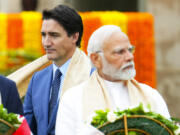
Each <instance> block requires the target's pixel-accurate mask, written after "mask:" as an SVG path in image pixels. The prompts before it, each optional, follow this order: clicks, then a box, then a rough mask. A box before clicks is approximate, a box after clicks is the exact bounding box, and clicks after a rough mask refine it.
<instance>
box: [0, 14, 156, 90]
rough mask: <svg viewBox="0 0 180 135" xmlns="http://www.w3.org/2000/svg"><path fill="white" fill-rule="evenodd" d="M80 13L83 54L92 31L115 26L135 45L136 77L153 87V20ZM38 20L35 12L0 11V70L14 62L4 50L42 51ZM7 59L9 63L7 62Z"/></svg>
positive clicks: (126, 15) (138, 17)
mask: <svg viewBox="0 0 180 135" xmlns="http://www.w3.org/2000/svg"><path fill="white" fill-rule="evenodd" d="M80 15H81V16H82V20H83V25H84V33H83V37H82V42H81V49H82V50H83V51H84V52H85V53H87V44H88V40H89V37H90V35H91V34H92V33H93V31H95V30H96V29H97V28H99V27H100V26H102V25H107V24H113V25H117V26H119V27H121V29H122V31H123V32H125V33H126V34H127V35H128V36H129V39H130V41H131V44H133V45H135V46H136V51H135V55H134V59H135V65H136V70H137V75H136V79H137V80H138V81H140V82H144V83H146V84H148V85H150V86H152V87H156V75H155V71H156V69H155V47H154V27H153V23H154V20H153V16H152V15H151V14H149V13H137V12H130V13H124V12H118V11H104V12H80ZM41 23H42V14H41V13H38V12H22V13H19V14H0V26H3V27H1V29H0V36H1V38H0V44H2V45H3V46H2V47H1V48H0V51H1V52H4V53H0V54H1V55H0V56H3V57H1V58H0V60H1V63H2V62H3V61H5V62H6V64H0V70H1V69H5V68H12V67H14V64H12V65H11V63H10V59H9V58H7V54H8V53H7V52H9V51H8V50H10V51H12V52H16V50H19V51H20V53H22V52H23V53H24V55H26V57H28V56H29V55H30V56H33V55H36V56H40V55H42V54H43V49H42V45H41V35H40V29H41ZM32 24H33V25H32ZM6 35H7V36H6ZM2 54H4V55H2ZM5 62H4V63H5ZM8 62H9V64H7V63H8ZM23 62H24V61H22V62H21V63H23ZM9 66H11V67H9Z"/></svg>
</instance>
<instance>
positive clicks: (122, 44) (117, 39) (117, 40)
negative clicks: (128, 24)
mask: <svg viewBox="0 0 180 135" xmlns="http://www.w3.org/2000/svg"><path fill="white" fill-rule="evenodd" d="M129 46H131V44H130V41H129V38H128V36H127V35H126V34H124V33H123V32H120V31H116V32H113V33H112V34H111V35H110V36H109V37H107V38H106V40H105V41H104V45H103V49H104V50H111V49H114V48H128V47H129Z"/></svg>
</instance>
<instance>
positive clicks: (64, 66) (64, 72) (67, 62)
mask: <svg viewBox="0 0 180 135" xmlns="http://www.w3.org/2000/svg"><path fill="white" fill-rule="evenodd" d="M70 61H71V59H69V60H67V61H66V62H65V63H64V64H63V65H62V66H60V67H58V66H56V65H55V64H54V63H53V78H54V76H55V72H56V70H57V69H59V70H60V71H61V73H62V75H63V76H65V74H66V72H67V69H68V66H69V63H70Z"/></svg>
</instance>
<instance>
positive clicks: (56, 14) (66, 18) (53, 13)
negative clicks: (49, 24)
mask: <svg viewBox="0 0 180 135" xmlns="http://www.w3.org/2000/svg"><path fill="white" fill-rule="evenodd" d="M47 19H54V20H56V21H57V22H58V23H59V24H60V25H61V26H62V27H63V28H64V29H65V30H66V32H67V34H68V36H71V35H73V34H75V33H76V32H79V38H78V40H77V42H76V46H78V47H80V43H81V38H82V34H83V23H82V19H81V16H80V15H79V14H78V13H77V12H76V11H75V10H74V9H72V8H70V7H68V6H65V5H58V6H57V7H55V8H53V9H51V10H44V11H43V20H47Z"/></svg>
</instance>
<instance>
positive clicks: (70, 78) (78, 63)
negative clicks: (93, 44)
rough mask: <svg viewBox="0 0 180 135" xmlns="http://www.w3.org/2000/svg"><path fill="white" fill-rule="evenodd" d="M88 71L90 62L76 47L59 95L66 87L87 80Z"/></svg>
mask: <svg viewBox="0 0 180 135" xmlns="http://www.w3.org/2000/svg"><path fill="white" fill-rule="evenodd" d="M90 72H91V63H90V60H89V58H88V57H87V56H86V54H85V53H84V52H83V51H81V50H79V49H78V48H77V49H76V51H75V53H74V55H73V57H72V59H71V62H70V64H69V67H68V70H67V72H66V76H65V79H64V82H63V86H62V94H61V96H62V95H63V94H64V92H65V91H66V90H67V89H69V88H71V87H73V86H75V85H78V84H80V83H81V82H83V81H85V80H87V79H88V78H89V77H90Z"/></svg>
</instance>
